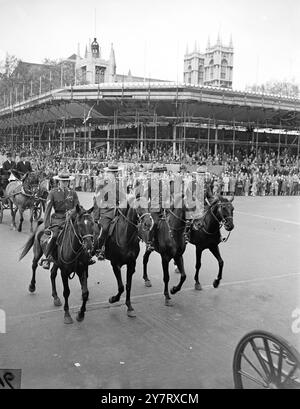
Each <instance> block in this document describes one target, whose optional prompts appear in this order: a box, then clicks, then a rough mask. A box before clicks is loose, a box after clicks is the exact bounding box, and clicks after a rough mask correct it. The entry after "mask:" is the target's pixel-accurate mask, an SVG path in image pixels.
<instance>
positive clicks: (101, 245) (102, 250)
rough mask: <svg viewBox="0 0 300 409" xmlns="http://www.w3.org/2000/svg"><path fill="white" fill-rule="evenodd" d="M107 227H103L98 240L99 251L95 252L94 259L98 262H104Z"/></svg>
mask: <svg viewBox="0 0 300 409" xmlns="http://www.w3.org/2000/svg"><path fill="white" fill-rule="evenodd" d="M108 230H109V225H107V226H105V227H103V226H102V233H101V236H100V238H99V250H97V251H96V257H97V259H98V260H99V261H103V260H105V242H106V238H107V235H108Z"/></svg>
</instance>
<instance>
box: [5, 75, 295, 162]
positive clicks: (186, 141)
mask: <svg viewBox="0 0 300 409" xmlns="http://www.w3.org/2000/svg"><path fill="white" fill-rule="evenodd" d="M299 135H300V100H299V99H296V98H290V97H279V96H276V95H267V94H257V93H253V92H252V93H251V92H241V91H233V90H231V89H225V88H218V87H207V86H198V87H195V86H191V85H187V84H177V83H171V82H168V83H159V82H157V83H154V82H149V83H145V82H140V83H138V82H124V83H118V82H113V83H98V84H90V85H81V86H79V85H78V86H69V87H64V88H63V89H58V90H53V91H51V92H47V93H44V94H41V95H38V96H36V97H33V98H31V99H27V100H25V101H21V102H18V103H15V104H13V105H9V106H6V107H4V108H2V109H1V110H0V140H1V142H2V143H5V144H6V145H10V146H11V147H12V148H14V147H16V146H20V145H24V146H25V145H26V146H28V144H29V145H30V146H31V147H40V148H43V147H44V148H48V147H53V146H55V145H58V146H59V149H60V152H61V153H62V154H63V152H64V151H65V150H66V149H67V148H71V149H74V150H75V151H78V152H79V151H80V152H82V153H86V152H87V151H90V150H91V149H94V148H97V147H101V148H104V149H106V152H107V153H110V152H116V151H118V149H119V147H120V146H121V145H122V144H124V143H132V144H135V146H136V147H137V149H138V152H139V154H140V155H141V154H142V153H143V152H146V151H147V150H148V148H149V146H150V145H151V146H152V147H153V146H154V147H155V148H156V147H157V145H158V144H163V145H164V146H166V147H168V149H170V150H171V151H172V153H173V156H174V157H175V156H176V157H180V158H183V157H184V155H185V153H186V152H187V149H188V148H189V149H192V150H194V151H197V150H198V149H199V147H202V149H203V148H204V149H205V150H206V151H207V153H209V154H217V153H222V152H223V151H224V150H226V149H230V150H231V152H233V154H234V152H235V151H236V150H237V149H239V148H241V147H243V148H245V149H246V150H248V151H250V150H251V151H253V150H254V151H256V152H257V151H258V149H261V148H263V149H270V148H272V149H275V150H276V151H277V152H278V154H279V153H280V152H281V151H283V150H286V151H287V152H289V153H290V154H291V155H295V156H296V155H298V157H299Z"/></svg>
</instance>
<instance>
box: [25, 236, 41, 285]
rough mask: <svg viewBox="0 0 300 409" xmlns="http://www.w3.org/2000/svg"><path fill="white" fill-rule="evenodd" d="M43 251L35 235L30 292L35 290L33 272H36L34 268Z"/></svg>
mask: <svg viewBox="0 0 300 409" xmlns="http://www.w3.org/2000/svg"><path fill="white" fill-rule="evenodd" d="M42 255H43V251H42V247H41V244H40V241H39V238H38V237H37V236H35V239H34V243H33V260H32V277H31V281H30V284H29V288H28V290H29V291H30V292H31V293H34V292H35V274H36V269H37V266H38V262H39V259H40V258H41V257H42Z"/></svg>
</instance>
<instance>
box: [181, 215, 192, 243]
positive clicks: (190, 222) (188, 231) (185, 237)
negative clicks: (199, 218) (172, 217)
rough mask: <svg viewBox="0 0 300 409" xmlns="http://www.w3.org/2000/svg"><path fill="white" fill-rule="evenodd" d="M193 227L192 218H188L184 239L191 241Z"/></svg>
mask: <svg viewBox="0 0 300 409" xmlns="http://www.w3.org/2000/svg"><path fill="white" fill-rule="evenodd" d="M191 227H192V220H187V221H186V223H185V229H184V233H183V236H184V240H185V242H186V243H188V242H189V241H190V238H191Z"/></svg>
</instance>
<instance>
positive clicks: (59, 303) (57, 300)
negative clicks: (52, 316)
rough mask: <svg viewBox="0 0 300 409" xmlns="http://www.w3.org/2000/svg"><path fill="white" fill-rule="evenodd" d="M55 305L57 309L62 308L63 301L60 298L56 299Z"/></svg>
mask: <svg viewBox="0 0 300 409" xmlns="http://www.w3.org/2000/svg"><path fill="white" fill-rule="evenodd" d="M53 304H54V305H55V307H61V305H62V304H61V301H60V299H59V298H58V297H56V298H54V301H53Z"/></svg>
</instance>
